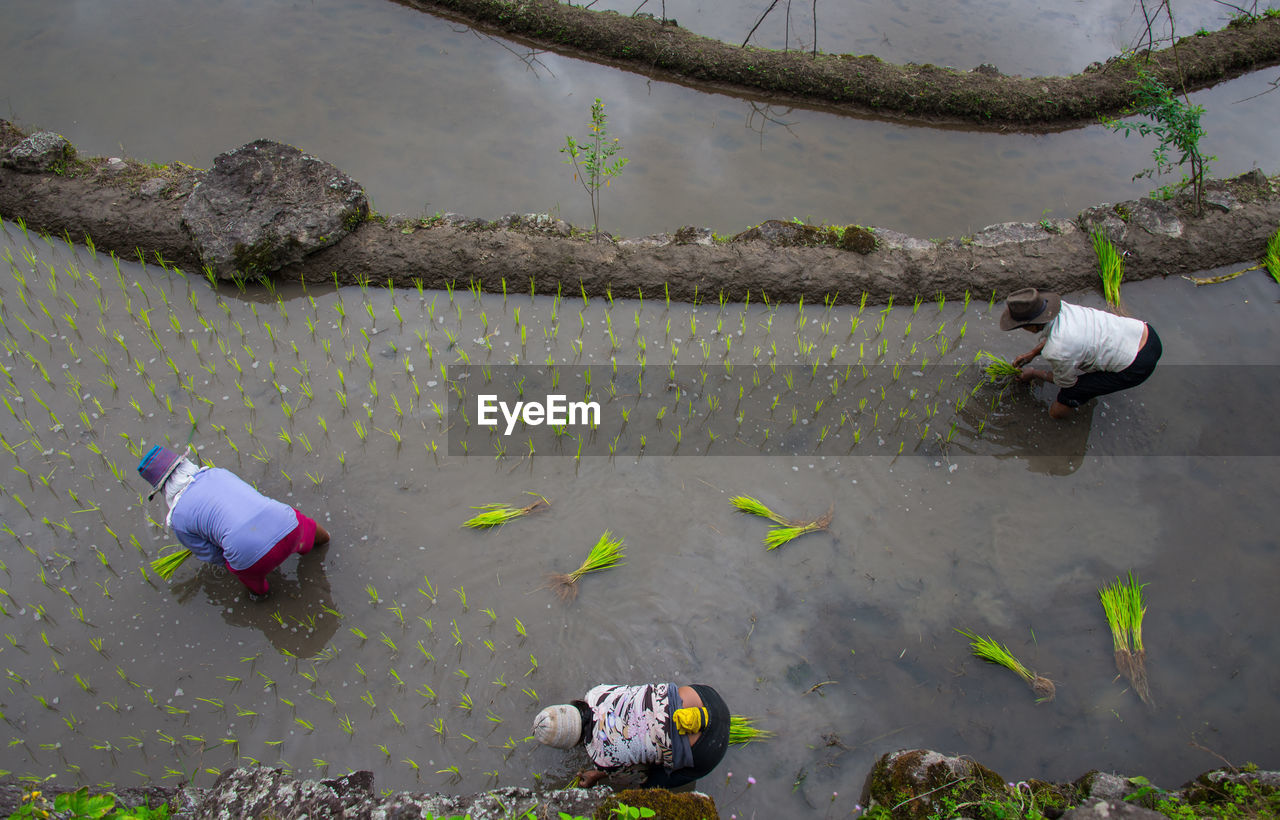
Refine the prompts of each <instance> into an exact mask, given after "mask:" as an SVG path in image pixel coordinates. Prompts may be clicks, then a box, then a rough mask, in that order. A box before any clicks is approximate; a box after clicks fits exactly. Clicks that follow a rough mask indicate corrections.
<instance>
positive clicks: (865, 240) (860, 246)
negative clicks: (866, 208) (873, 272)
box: [836, 225, 880, 256]
mask: <svg viewBox="0 0 1280 820" xmlns="http://www.w3.org/2000/svg"><path fill="white" fill-rule="evenodd" d="M836 244H837V246H838V247H839V248H840V249H841V250H845V251H853V252H854V253H860V254H862V255H863V256H865V255H867V254H869V253H871V252H872V251H874V250H875V249H876V246H877V245H879V244H880V243H879V240H877V239H876V234H875V231H873V230H871V229H870V228H864V227H862V226H861V225H847V226H845V229H844V233H843V234H841V236H840V239H839V241H838V242H837V243H836Z"/></svg>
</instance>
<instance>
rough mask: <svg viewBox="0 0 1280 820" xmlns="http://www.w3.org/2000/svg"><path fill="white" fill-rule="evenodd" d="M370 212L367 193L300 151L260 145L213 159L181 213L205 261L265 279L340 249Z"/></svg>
mask: <svg viewBox="0 0 1280 820" xmlns="http://www.w3.org/2000/svg"><path fill="white" fill-rule="evenodd" d="M368 215H369V200H368V198H367V197H366V196H365V193H364V190H363V189H362V188H361V187H360V186H359V185H358V184H357V183H356V182H355V180H353V179H351V177H349V176H347V175H346V174H344V173H343V172H342V171H340V170H338V169H337V168H335V167H334V166H333V165H330V164H329V163H327V162H324V161H322V160H319V159H317V158H315V157H313V156H309V155H307V154H304V153H302V152H301V151H299V150H298V149H297V148H294V147H292V146H289V145H282V144H281V143H278V142H273V141H271V140H257V141H255V142H251V143H249V144H248V145H244V146H241V147H240V148H237V149H235V150H233V151H228V152H226V153H225V154H219V155H218V156H217V157H216V158H214V161H213V169H212V170H211V171H208V172H206V173H205V174H204V175H203V176H202V177H201V179H200V181H199V182H198V183H197V184H196V186H195V189H194V190H193V191H192V193H191V196H190V197H188V199H187V202H186V204H185V205H184V206H183V209H182V224H183V226H184V227H185V228H186V230H187V231H188V233H190V235H191V239H192V242H193V244H194V245H195V248H196V252H197V253H198V254H199V256H200V259H201V262H202V263H203V264H205V265H207V266H209V267H210V268H211V269H213V271H214V273H216V274H217V275H218V276H219V277H220V278H224V279H226V278H230V277H231V276H233V275H235V274H237V272H239V273H240V274H246V275H249V276H260V275H262V274H266V273H270V272H271V271H274V270H278V269H279V268H281V267H284V266H285V265H288V264H291V263H294V262H298V261H301V260H302V259H303V258H304V257H305V256H307V255H308V254H310V253H313V252H314V251H317V250H319V249H321V248H324V247H327V246H329V245H332V244H334V243H335V242H337V241H338V240H340V239H341V238H342V237H344V236H346V235H347V234H348V233H349V232H350V231H351V230H353V229H354V228H355V227H357V226H358V225H359V224H360V223H362V222H363V221H364V220H365V219H366V218H367V217H368Z"/></svg>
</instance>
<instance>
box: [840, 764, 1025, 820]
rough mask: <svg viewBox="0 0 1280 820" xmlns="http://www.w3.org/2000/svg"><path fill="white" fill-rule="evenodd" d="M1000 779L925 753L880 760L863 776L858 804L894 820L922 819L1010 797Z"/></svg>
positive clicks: (976, 767) (985, 770) (988, 771)
mask: <svg viewBox="0 0 1280 820" xmlns="http://www.w3.org/2000/svg"><path fill="white" fill-rule="evenodd" d="M1010 795H1011V793H1010V791H1009V788H1008V787H1007V786H1006V785H1005V782H1004V778H1002V777H1001V776H1000V775H999V774H997V773H996V772H994V771H992V770H991V769H988V768H987V767H986V766H983V765H982V764H980V763H975V762H974V761H972V760H969V759H967V758H961V757H948V756H946V755H943V754H939V753H938V752H934V751H931V750H928V749H903V750H900V751H897V752H892V753H889V754H886V755H884V756H882V757H881V758H880V759H879V760H878V761H876V765H875V767H874V768H872V770H871V774H869V775H868V776H867V782H866V785H865V786H863V793H862V802H863V804H864V805H867V806H873V805H874V806H876V807H877V808H881V809H883V810H884V811H885V812H886V815H878V816H889V817H892V818H894V820H926V818H932V817H936V816H939V815H940V814H946V813H947V812H948V810H949V809H954V808H955V807H957V806H960V805H980V804H984V803H991V802H1000V801H1006V800H1008V799H1009V797H1010Z"/></svg>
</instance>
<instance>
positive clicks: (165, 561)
mask: <svg viewBox="0 0 1280 820" xmlns="http://www.w3.org/2000/svg"><path fill="white" fill-rule="evenodd" d="M190 557H191V550H189V549H180V550H175V551H174V552H171V553H169V554H168V555H162V556H160V557H159V558H157V559H155V560H154V561H152V562H151V571H152V572H154V573H155V574H156V575H159V576H160V577H161V578H163V579H164V580H166V581H168V580H169V579H170V578H172V577H173V574H174V573H175V572H177V571H178V567H180V566H182V565H183V564H184V563H186V560H187V559H188V558H190Z"/></svg>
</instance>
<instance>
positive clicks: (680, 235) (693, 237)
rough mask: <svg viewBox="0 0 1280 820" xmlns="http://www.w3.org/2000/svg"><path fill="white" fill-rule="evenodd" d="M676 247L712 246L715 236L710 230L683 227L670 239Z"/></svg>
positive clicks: (690, 226)
mask: <svg viewBox="0 0 1280 820" xmlns="http://www.w3.org/2000/svg"><path fill="white" fill-rule="evenodd" d="M672 239H673V241H674V242H675V244H677V245H713V244H715V241H716V240H715V234H714V232H713V231H712V230H711V229H710V228H695V227H694V226H692V225H685V226H684V227H683V228H680V229H679V230H677V231H676V233H675V236H674V237H673V238H672Z"/></svg>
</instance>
